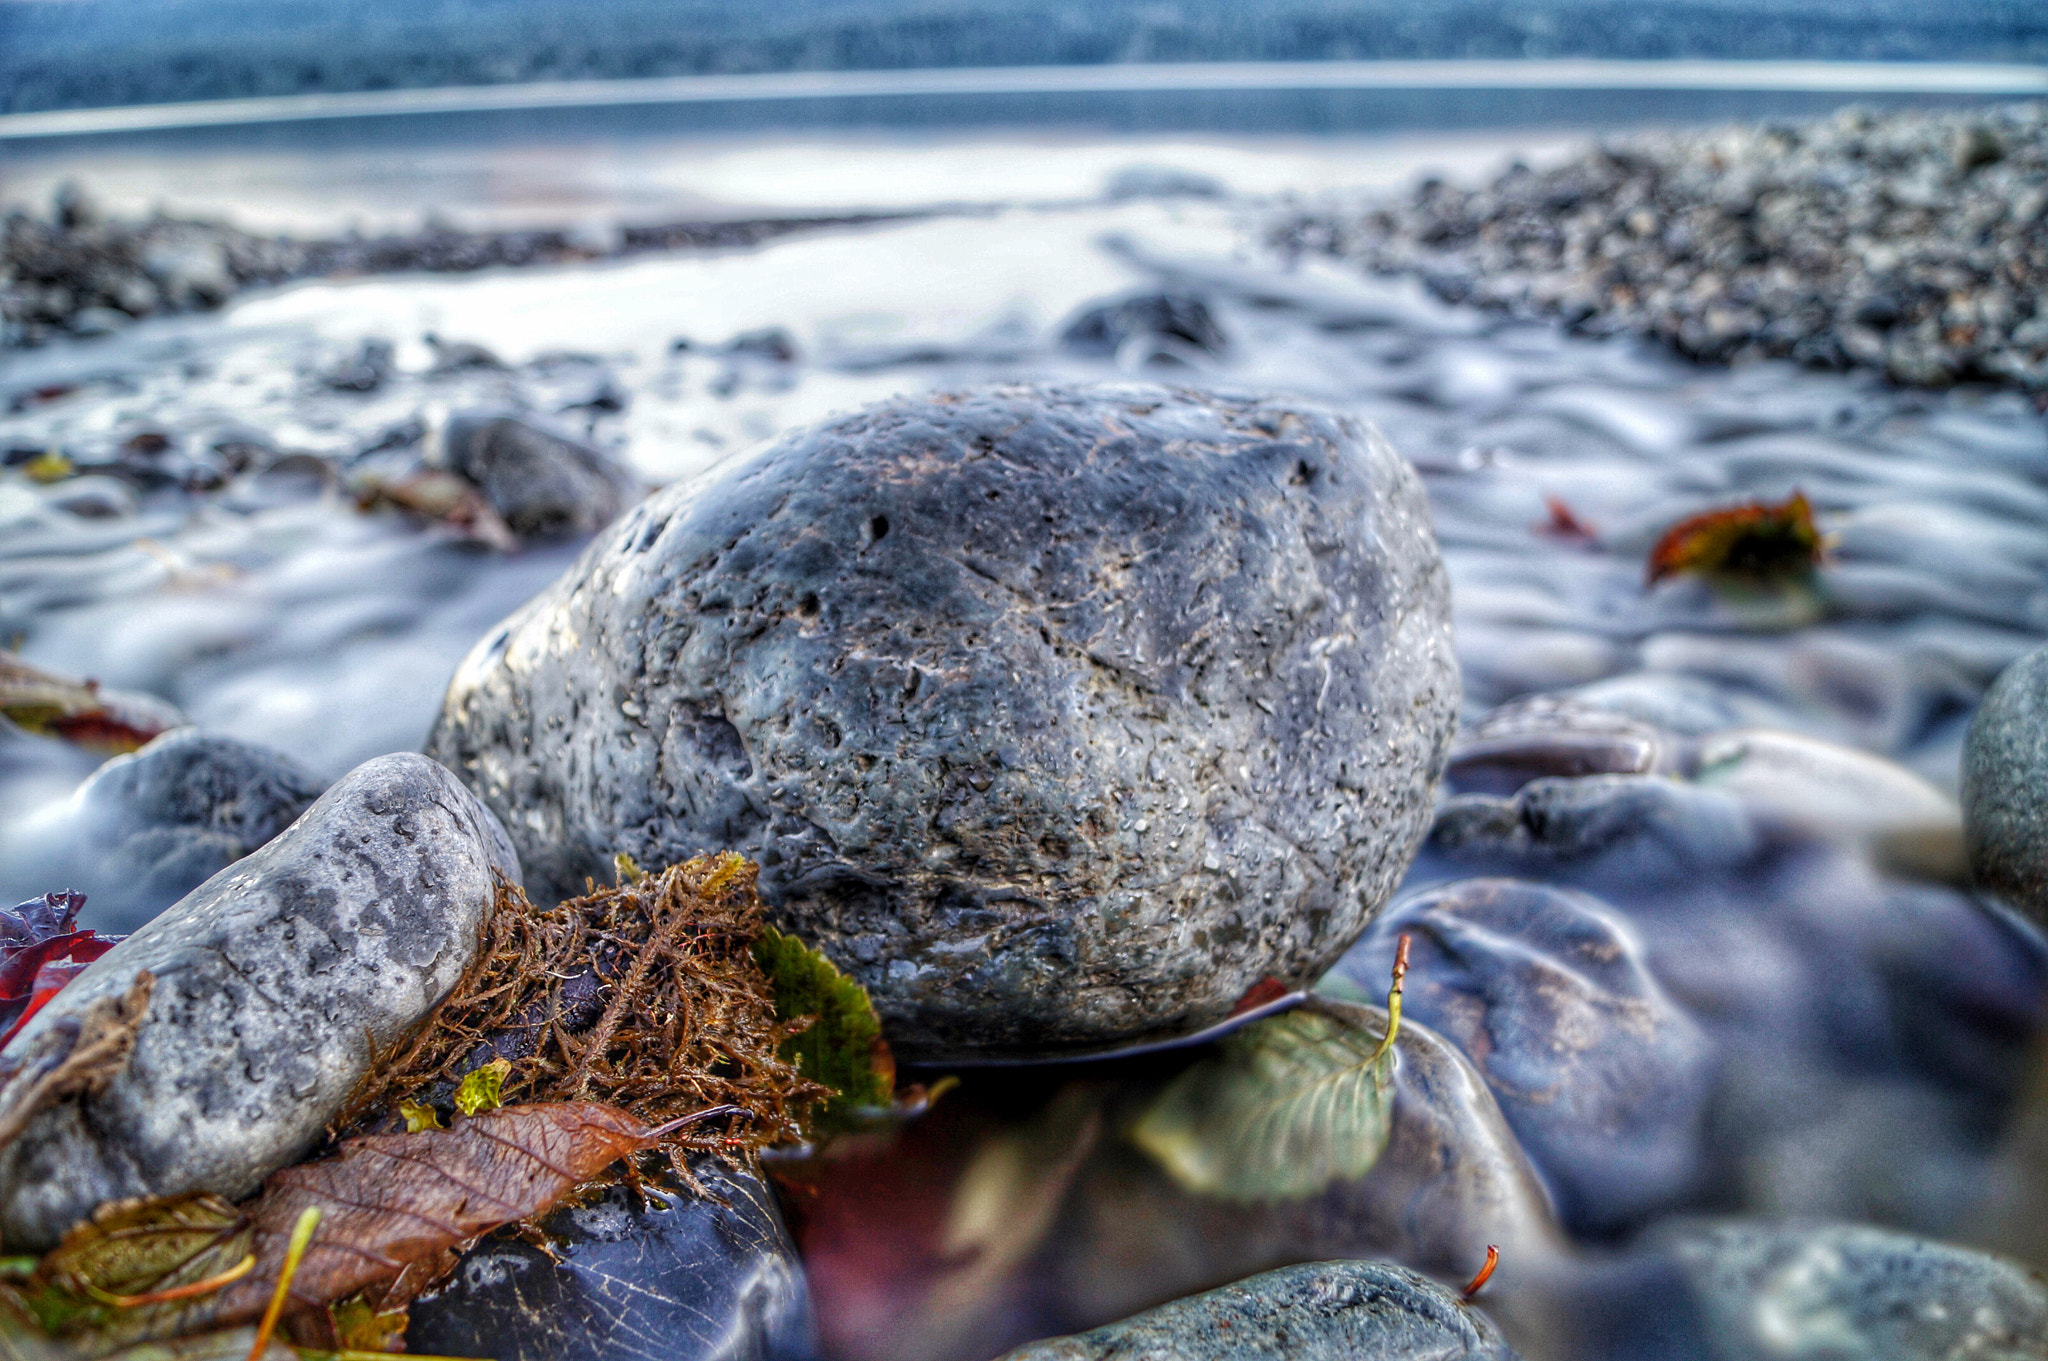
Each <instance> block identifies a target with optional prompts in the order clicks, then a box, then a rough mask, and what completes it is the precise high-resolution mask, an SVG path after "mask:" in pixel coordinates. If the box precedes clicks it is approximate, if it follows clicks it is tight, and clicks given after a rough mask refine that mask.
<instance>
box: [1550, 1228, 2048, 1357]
mask: <svg viewBox="0 0 2048 1361" xmlns="http://www.w3.org/2000/svg"><path fill="white" fill-rule="evenodd" d="M1552 1307H1553V1309H1554V1312H1555V1320H1554V1321H1553V1322H1552V1323H1551V1325H1550V1327H1549V1328H1547V1329H1546V1331H1547V1332H1549V1333H1550V1334H1551V1335H1552V1337H1553V1339H1554V1340H1555V1341H1556V1342H1557V1343H1558V1344H1560V1345H1561V1346H1563V1347H1565V1348H1568V1349H1569V1350H1568V1351H1567V1352H1566V1354H1568V1355H1571V1356H1574V1357H1581V1358H1585V1359H1586V1361H1634V1359H1635V1358H1644V1357H1651V1356H1654V1357H1658V1358H1663V1359H1665V1361H1784V1358H1787V1357H1814V1358H1820V1357H1826V1358H1827V1359H1828V1361H2042V1359H2043V1358H2048V1288H2044V1286H2043V1283H2042V1280H2041V1278H2040V1277H2039V1276H2038V1275H2035V1274H2034V1273H2032V1272H2029V1271H2027V1270H2025V1269H2024V1268H2022V1267H2019V1266H2017V1265H2015V1264H2013V1263H2011V1262H2007V1261H2004V1260H2002V1259H2000V1258H1997V1257H1992V1256H1989V1255H1987V1254H1984V1253H1979V1252H1972V1251H1970V1250H1969V1249H1967V1248H1959V1247H1952V1246H1950V1245H1948V1244H1945V1243H1935V1242H1929V1241H1927V1240H1926V1239H1921V1238H1912V1237H1908V1236H1907V1235H1905V1234H1899V1233H1891V1232H1888V1231H1886V1230H1883V1229H1873V1228H1866V1227H1863V1226H1861V1225H1838V1224H1775V1223H1768V1222H1753V1221H1742V1220H1724V1221H1718V1222H1716V1221H1709V1222H1694V1223H1681V1224H1675V1225H1671V1226H1668V1227H1666V1228H1664V1229H1661V1230H1659V1231H1658V1232H1657V1233H1656V1234H1654V1235H1653V1236H1652V1237H1651V1238H1650V1240H1649V1241H1648V1242H1647V1243H1646V1244H1645V1245H1644V1246H1643V1247H1641V1248H1639V1249H1636V1250H1634V1251H1632V1252H1630V1253H1629V1254H1628V1255H1627V1256H1626V1257H1624V1258H1622V1259H1621V1260H1619V1261H1618V1262H1615V1263H1611V1264H1601V1265H1598V1266H1595V1267H1591V1268H1588V1269H1587V1270H1586V1271H1585V1272H1584V1273H1583V1275H1581V1276H1580V1278H1579V1279H1578V1280H1576V1281H1575V1282H1574V1283H1573V1284H1572V1285H1571V1286H1569V1287H1567V1288H1566V1289H1565V1290H1563V1291H1560V1292H1559V1297H1558V1298H1557V1299H1556V1300H1554V1301H1553V1303H1552Z"/></svg>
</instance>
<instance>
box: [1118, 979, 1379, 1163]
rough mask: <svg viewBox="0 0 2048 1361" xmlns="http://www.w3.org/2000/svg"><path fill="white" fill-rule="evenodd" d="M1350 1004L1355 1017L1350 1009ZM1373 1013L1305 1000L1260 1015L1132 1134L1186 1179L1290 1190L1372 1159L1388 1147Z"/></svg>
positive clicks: (1177, 1083)
mask: <svg viewBox="0 0 2048 1361" xmlns="http://www.w3.org/2000/svg"><path fill="white" fill-rule="evenodd" d="M1352 1012H1358V1013H1359V1014H1358V1020H1353V1019H1351V1016H1350V1014H1349V1013H1352ZM1370 1014H1371V1013H1369V1012H1363V1011H1362V1009H1356V1008H1345V1009H1344V1011H1343V1012H1342V1013H1340V1012H1339V1011H1338V1009H1337V1008H1335V1007H1331V1006H1325V1005H1318V1004H1311V1005H1309V1006H1305V1007H1301V1008H1297V1009H1296V1010H1294V1011H1289V1012H1283V1013H1282V1014H1280V1015H1278V1016H1269V1017H1267V1018H1266V1019H1264V1020H1262V1021H1256V1022H1254V1023H1252V1024H1251V1025H1249V1026H1247V1027H1245V1028H1244V1029H1243V1030H1240V1031H1238V1032H1237V1033H1236V1034H1234V1035H1232V1036H1230V1037H1229V1038H1228V1039H1225V1040H1223V1041H1222V1042H1220V1043H1219V1044H1218V1046H1217V1048H1216V1052H1215V1053H1213V1054H1211V1055H1210V1056H1209V1057H1207V1058H1205V1059H1202V1060H1201V1061H1200V1062H1198V1063H1196V1064H1195V1065H1194V1066H1193V1067H1192V1068H1189V1069H1187V1070H1186V1071H1185V1072H1183V1073H1182V1074H1181V1075H1180V1076H1179V1077H1177V1078H1175V1079H1174V1080H1173V1081H1172V1082H1171V1083H1169V1084H1168V1085H1167V1087H1166V1088H1165V1090H1163V1091H1161V1092H1160V1093H1159V1095H1158V1097H1156V1098H1155V1099H1154V1100H1153V1102H1152V1104H1151V1105H1150V1106H1149V1107H1148V1108H1147V1109H1146V1111H1145V1113H1144V1114H1143V1115H1142V1116H1140V1117H1139V1118H1138V1121H1137V1123H1136V1124H1135V1125H1134V1126H1133V1127H1132V1129H1131V1134H1130V1137H1131V1139H1132V1141H1133V1142H1135V1143H1136V1144H1137V1145H1138V1147H1139V1148H1142V1149H1143V1150H1145V1152H1146V1153H1148V1154H1150V1155H1151V1156H1152V1157H1153V1159H1155V1160H1156V1161H1157V1162H1158V1163H1159V1165H1160V1166H1161V1167H1163V1168H1165V1169H1166V1171H1167V1172H1168V1173H1169V1174H1170V1175H1171V1176H1172V1177H1173V1179H1174V1180H1175V1181H1177V1182H1179V1183H1180V1184H1181V1185H1182V1186H1184V1187H1186V1188H1187V1189H1188V1190H1190V1191H1193V1192H1195V1193H1196V1194H1198V1195H1205V1196H1213V1197H1215V1198H1217V1199H1220V1200H1230V1201H1239V1202H1249V1201H1262V1200H1294V1199H1300V1198H1303V1197H1306V1196H1312V1195H1314V1194H1316V1193H1317V1192H1318V1191H1321V1190H1322V1189H1323V1188H1325V1187H1327V1186H1329V1185H1330V1184H1331V1183H1333V1182H1339V1181H1355V1180H1357V1179H1358V1178H1360V1177H1362V1176H1364V1175H1365V1174H1366V1173H1367V1172H1369V1171H1371V1170H1372V1166H1373V1164H1374V1163H1376V1162H1378V1161H1379V1156H1380V1153H1381V1152H1382V1151H1383V1150H1384V1149H1385V1148H1386V1146H1387V1133H1388V1121H1389V1116H1390V1114H1391V1111H1392V1106H1393V1065H1394V1054H1393V1051H1392V1050H1391V1049H1388V1050H1387V1051H1386V1052H1380V1048H1381V1046H1380V1041H1381V1039H1382V1037H1383V1034H1384V1030H1383V1029H1382V1028H1380V1027H1368V1026H1366V1025H1363V1024H1359V1023H1358V1022H1359V1021H1362V1020H1363V1019H1364V1018H1365V1016H1367V1015H1370Z"/></svg>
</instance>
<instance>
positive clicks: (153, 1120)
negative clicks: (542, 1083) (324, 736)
mask: <svg viewBox="0 0 2048 1361" xmlns="http://www.w3.org/2000/svg"><path fill="white" fill-rule="evenodd" d="M518 872H519V862H518V859H517V857H516V856H515V855H514V853H513V851H512V848H511V846H510V845H509V844H508V843H507V842H506V839H505V835H504V832H503V830H502V829H501V828H500V827H499V826H498V823H497V820H496V819H495V818H494V817H492V815H491V814H490V812H489V811H488V810H486V809H485V808H484V807H483V806H482V805H481V804H479V803H478V802H477V801H476V800H475V799H474V798H473V797H471V795H470V794H469V793H468V791H466V790H465V789H463V788H462V786H461V785H460V784H459V783H458V782H457V781H456V779H455V777H454V776H452V775H451V774H449V773H448V772H447V771H446V770H444V769H442V768H441V767H440V766H438V765H436V764H434V763H433V762H432V761H429V760H427V759H425V758H424V757H420V756H412V755H397V756H383V757H379V758H378V759H376V760H374V761H370V762H367V763H365V764H364V765H361V766H359V767H357V768H356V769H355V770H354V771H352V772H351V773H350V774H349V775H347V776H346V777H344V778H343V779H342V780H341V781H340V782H339V783H337V784H336V785H335V786H334V788H332V789H330V790H329V791H328V792H327V793H326V794H325V795H323V796H322V797H321V798H320V799H319V801H318V802H316V803H315V804H314V805H313V806H312V807H311V808H309V809H308V810H307V811H306V813H305V815H304V816H303V817H301V818H300V819H299V820H298V821H297V822H296V823H294V824H292V826H291V827H289V828H287V829H286V830H285V831H284V832H283V833H281V834H280V835H279V836H278V837H277V838H275V839H274V840H272V841H271V842H270V843H269V844H268V845H266V846H264V847H263V848H262V849H261V850H259V851H257V852H255V853H254V854H252V855H250V856H248V857H247V858H246V859H243V860H240V861H238V862H236V863H235V864H233V865H231V866H229V867H228V868H227V869H225V870H223V871H221V872H220V873H219V874H216V875H214V876H213V878H211V879H209V880H207V881H206V883H204V884H202V885H201V886H200V887H199V888H197V889H195V890H194V891H193V892H192V893H191V894H189V895H187V896H186V897H185V898H184V899H183V900H182V901H181V902H179V903H178V904H176V905H175V906H174V907H172V908H171V909H170V910H168V911H166V912H165V913H163V914H162V915H161V916H159V917H157V918H156V919H155V920H154V921H151V922H150V923H149V924H148V925H146V926H144V927H142V928H141V929H140V930H138V931H137V932H136V933H135V934H134V935H132V936H130V937H129V938H128V939H127V940H125V941H123V942H122V943H121V944H120V945H117V946H116V947H114V948H113V949H112V950H110V951H108V952H107V953H106V954H105V955H103V956H101V957H100V958H99V959H98V960H97V961H95V962H94V963H93V964H92V965H91V966H90V967H88V968H87V969H86V970H85V972H83V973H82V974H80V975H79V976H78V977H77V978H76V979H74V980H73V981H72V983H71V984H70V986H68V987H67V988H65V989H64V991H63V992H62V993H61V994H59V995H58V996H57V997H56V998H55V999H53V1000H52V1001H51V1002H50V1003H49V1005H47V1006H45V1007H44V1008H43V1009H42V1010H41V1011H40V1012H38V1013H37V1014H36V1015H35V1016H34V1017H33V1018H32V1019H31V1020H30V1021H29V1022H28V1024H27V1025H26V1026H24V1027H23V1028H22V1030H21V1032H20V1033H19V1034H17V1035H16V1036H15V1037H14V1039H13V1040H12V1041H10V1042H9V1043H8V1045H7V1047H6V1049H4V1050H0V1072H6V1073H7V1074H8V1077H7V1079H6V1083H5V1085H0V1106H4V1105H5V1104H6V1103H8V1102H10V1101H12V1100H13V1099H15V1098H16V1097H18V1096H19V1095H20V1084H24V1083H29V1082H32V1081H34V1080H35V1078H36V1077H37V1075H38V1073H39V1072H40V1070H41V1069H42V1068H43V1067H45V1066H47V1064H48V1062H49V1061H50V1060H51V1059H52V1058H53V1056H55V1055H58V1054H61V1053H62V1052H64V1051H65V1049H66V1047H67V1046H68V1044H69V1043H70V1038H71V1037H74V1036H75V1034H76V1029H77V1027H78V1025H79V1021H80V1017H81V1016H82V1015H83V1014H84V1013H85V1011H86V1009H87V1008H88V1007H90V1006H92V1004H93V1003H95V1002H96V1001H99V1000H100V999H103V998H116V997H120V996H122V995H123V994H124V993H126V992H127V991H128V990H129V988H130V986H131V985H132V984H133V983H134V982H135V981H136V979H137V978H138V976H139V975H141V974H142V973H145V972H147V973H149V974H151V975H153V976H154V978H155V984H154V989H153V991H152V992H151V994H150V997H149V1004H148V1010H147V1012H146V1013H145V1014H144V1016H143V1019H142V1022H141V1025H140V1028H139V1029H138V1031H137V1032H136V1035H135V1041H134V1049H133V1052H132V1054H131V1056H130V1057H129V1059H128V1061H127V1064H126V1066H125V1067H123V1068H122V1069H121V1070H120V1071H119V1072H118V1073H116V1074H115V1075H114V1076H113V1077H112V1078H111V1080H109V1081H108V1082H107V1083H106V1084H105V1085H104V1086H103V1087H101V1088H100V1089H98V1090H97V1091H92V1092H88V1093H86V1094H83V1095H80V1096H76V1097H73V1098H70V1099H65V1100H61V1101H59V1102H58V1103H57V1104H55V1105H53V1106H51V1107H49V1108H48V1109H46V1110H44V1111H42V1112H41V1113H40V1114H39V1115H37V1116H35V1117H34V1118H33V1119H32V1120H31V1121H30V1122H29V1124H28V1126H27V1127H26V1129H25V1130H24V1131H23V1132H22V1134H21V1135H20V1137H19V1138H17V1139H16V1140H15V1141H14V1142H13V1143H11V1144H9V1145H7V1146H6V1148H4V1149H0V1240H4V1242H5V1244H6V1246H7V1248H8V1249H9V1250H10V1251H23V1250H29V1249H39V1248H43V1247H46V1246H48V1245H49V1244H51V1243H52V1242H54V1241H55V1240H56V1238H57V1237H58V1235H60V1234H61V1233H63V1232H64V1230H66V1229H68V1228H69V1227H71V1225H72V1224H74V1223H76V1222H77V1221H79V1220H80V1219H83V1218H84V1217H85V1216H86V1215H88V1214H90V1213H91V1212H92V1210H93V1208H94V1207H95V1206H97V1205H99V1204H101V1203H102V1202H105V1201H109V1200H119V1199H122V1198H124V1197H129V1196H161V1195H174V1194H177V1193H179V1192H183V1191H195V1190H205V1191H212V1192H214V1193H216V1194H219V1195H222V1196H225V1197H227V1198H229V1199H239V1198H240V1197H242V1196H245V1195H247V1194H249V1193H250V1192H251V1191H253V1190H255V1189H256V1187H257V1185H258V1184H259V1183H260V1182H261V1181H262V1180H263V1178H264V1177H265V1176H267V1175H268V1174H269V1173H271V1172H272V1171H275V1170H276V1169H277V1168H279V1167H283V1166H285V1165H287V1164H289V1163H291V1162H293V1161H296V1160H297V1159H298V1158H301V1157H303V1156H304V1155H305V1154H306V1153H307V1152H308V1151H309V1150H310V1149H311V1148H312V1147H313V1146H314V1145H315V1144H316V1143H318V1142H319V1140H320V1139H321V1138H322V1137H323V1136H324V1134H325V1132H326V1129H327V1125H328V1123H329V1122H330V1121H331V1120H333V1119H334V1117H335V1116H336V1115H337V1114H339V1112H340V1110H341V1107H342V1104H343V1103H344V1102H345V1101H346V1100H347V1098H348V1095H349V1093H350V1091H351V1090H353V1089H354V1087H355V1086H356V1084H357V1083H358V1082H359V1081H360V1080H361V1079H362V1077H363V1075H364V1074H365V1073H366V1072H367V1071H368V1070H369V1067H370V1065H371V1064H372V1063H374V1062H375V1061H376V1058H377V1055H379V1054H380V1053H385V1052H388V1051H389V1050H390V1049H391V1048H392V1047H393V1046H394V1045H396V1044H397V1043H398V1042H399V1041H400V1040H401V1039H403V1038H404V1037H405V1036H407V1035H408V1034H410V1033H411V1032H412V1030H413V1028H414V1027H415V1026H417V1025H418V1024H419V1023H420V1022H421V1021H422V1020H424V1019H425V1018H426V1017H427V1016H428V1015H429V1014H430V1013H431V1012H432V1011H433V1009H434V1007H435V1006H436V1005H438V1004H439V1003H440V1001H441V1000H442V998H444V997H445V996H447V994H448V992H449V990H450V989H451V988H453V987H454V986H455V983H456V980H457V979H459V978H460V977H461V975H462V972H463V970H464V968H466V967H467V965H468V964H469V961H470V959H471V957H472V956H473V955H474V954H475V952H476V948H477V943H478V940H479V939H480V928H481V927H482V925H483V923H484V921H485V919H486V916H487V914H488V913H489V912H490V910H491V906H492V903H493V899H494V884H493V875H494V874H504V875H506V876H507V877H510V878H513V879H515V880H516V879H517V876H518Z"/></svg>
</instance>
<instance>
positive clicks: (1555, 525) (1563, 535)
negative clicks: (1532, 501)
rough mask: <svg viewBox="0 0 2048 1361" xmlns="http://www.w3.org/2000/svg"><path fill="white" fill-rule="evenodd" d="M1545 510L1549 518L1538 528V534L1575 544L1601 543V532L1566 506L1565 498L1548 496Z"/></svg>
mask: <svg viewBox="0 0 2048 1361" xmlns="http://www.w3.org/2000/svg"><path fill="white" fill-rule="evenodd" d="M1543 508H1544V510H1546V511H1548V512H1549V518H1548V519H1546V520H1544V521H1543V522H1542V523H1541V524H1539V525H1537V526H1536V532H1537V533H1539V534H1548V535H1550V536H1551V537H1552V538H1554V539H1569V540H1571V541H1572V542H1574V543H1583V544H1595V543H1598V542H1600V533H1599V531H1598V530H1596V529H1594V528H1593V526H1591V525H1589V524H1587V523H1586V522H1585V521H1584V520H1582V519H1580V518H1579V515H1578V512H1577V511H1575V510H1573V509H1572V508H1571V507H1570V506H1568V505H1566V504H1565V502H1564V500H1563V498H1561V497H1556V496H1546V497H1544V498H1543Z"/></svg>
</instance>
